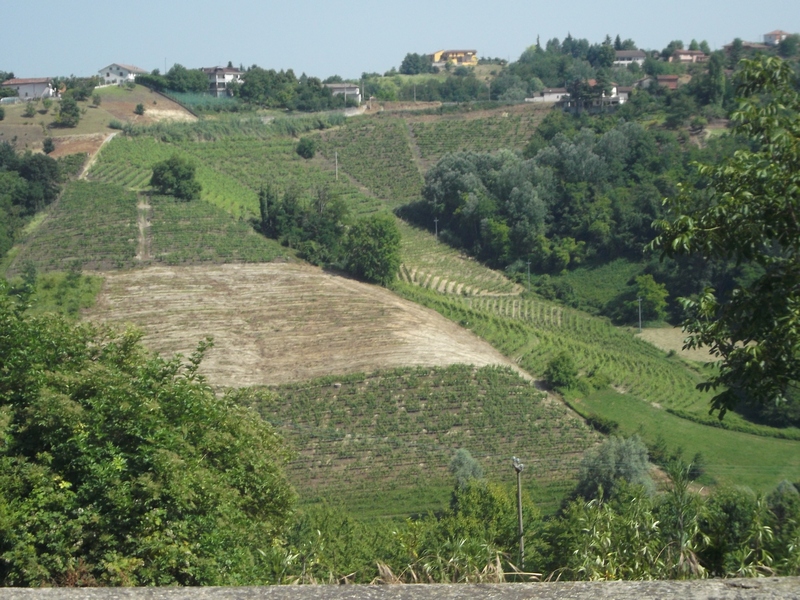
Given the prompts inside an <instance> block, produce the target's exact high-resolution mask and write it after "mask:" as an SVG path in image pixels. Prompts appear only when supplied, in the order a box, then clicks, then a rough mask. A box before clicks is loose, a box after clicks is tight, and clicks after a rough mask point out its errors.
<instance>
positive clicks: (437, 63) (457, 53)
mask: <svg viewBox="0 0 800 600" xmlns="http://www.w3.org/2000/svg"><path fill="white" fill-rule="evenodd" d="M430 57H431V62H432V63H433V66H434V67H439V68H442V67H444V66H446V65H447V63H452V64H454V65H457V66H465V67H474V66H476V65H477V64H478V51H477V50H439V51H437V52H434V53H433V54H431V55H430Z"/></svg>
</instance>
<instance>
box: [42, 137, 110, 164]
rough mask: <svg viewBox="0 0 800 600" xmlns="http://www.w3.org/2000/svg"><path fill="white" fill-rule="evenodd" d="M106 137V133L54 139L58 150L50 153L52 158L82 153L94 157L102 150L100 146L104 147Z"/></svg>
mask: <svg viewBox="0 0 800 600" xmlns="http://www.w3.org/2000/svg"><path fill="white" fill-rule="evenodd" d="M106 137H108V134H106V133H90V134H87V135H72V136H59V137H54V138H53V142H54V143H55V147H56V149H55V150H53V152H51V153H50V156H52V157H53V158H58V157H60V156H67V155H69V154H81V153H85V154H88V155H89V156H94V155H95V154H96V153H97V151H98V150H99V149H100V146H102V145H103V142H105V140H106Z"/></svg>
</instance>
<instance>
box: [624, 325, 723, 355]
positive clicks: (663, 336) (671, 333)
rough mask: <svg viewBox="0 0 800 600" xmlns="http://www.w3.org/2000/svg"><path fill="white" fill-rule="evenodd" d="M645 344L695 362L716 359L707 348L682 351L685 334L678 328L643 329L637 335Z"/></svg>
mask: <svg viewBox="0 0 800 600" xmlns="http://www.w3.org/2000/svg"><path fill="white" fill-rule="evenodd" d="M637 337H640V338H641V339H643V340H644V341H646V342H650V343H651V344H653V346H655V347H656V348H661V349H662V350H664V351H665V352H669V351H670V350H674V351H675V353H676V354H678V355H679V356H682V357H683V358H687V359H689V360H694V361H697V362H714V361H715V360H717V358H716V357H715V356H713V355H711V354H709V352H708V348H701V349H695V350H684V349H683V340H685V339H686V337H687V334H686V333H684V332H683V331H681V328H680V327H657V328H654V329H643V330H642V333H639V334H637Z"/></svg>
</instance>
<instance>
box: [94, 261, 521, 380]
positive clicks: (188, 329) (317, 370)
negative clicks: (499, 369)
mask: <svg viewBox="0 0 800 600" xmlns="http://www.w3.org/2000/svg"><path fill="white" fill-rule="evenodd" d="M87 318H88V319H90V320H92V321H95V322H113V323H118V324H121V323H125V322H129V323H133V324H134V325H136V326H138V327H140V328H141V329H142V331H143V332H144V339H143V341H144V343H145V344H146V345H147V346H148V347H149V348H151V349H153V350H156V351H158V352H160V353H162V354H164V355H171V354H173V353H176V352H180V353H182V354H184V355H188V354H189V353H191V352H192V351H193V350H194V349H195V348H196V346H197V343H198V342H199V341H200V340H202V339H203V338H205V336H212V337H213V338H214V344H215V345H214V348H213V349H211V350H210V351H209V352H208V353H207V355H206V358H205V360H204V362H203V364H202V367H201V371H202V372H203V373H204V374H205V375H206V376H207V378H208V380H209V383H211V384H212V385H213V386H215V387H241V386H251V385H266V384H278V383H286V382H292V381H303V380H306V379H311V378H314V377H321V376H325V375H337V374H346V373H359V372H364V373H370V372H373V371H376V370H378V369H385V368H394V367H402V366H416V365H420V366H438V365H449V364H456V363H463V364H473V365H476V366H483V365H489V364H500V365H508V366H511V367H512V368H514V369H516V370H517V371H519V369H518V367H517V366H516V365H515V364H514V363H513V362H512V361H510V360H509V359H508V358H506V357H504V356H503V355H502V354H500V353H499V352H498V351H497V350H495V349H494V348H492V347H491V346H490V345H489V344H488V343H486V342H484V341H483V340H481V339H479V338H478V337H476V336H475V335H473V334H472V333H470V332H468V331H466V330H464V329H462V328H460V327H458V326H457V325H456V324H455V323H452V322H451V321H449V320H447V319H445V318H444V317H442V316H441V315H439V314H438V313H436V312H434V311H431V310H428V309H426V308H423V307H421V306H419V305H417V304H414V303H412V302H409V301H406V300H403V299H401V298H399V297H397V296H396V295H395V294H393V293H392V292H391V291H389V290H386V289H384V288H381V287H377V286H373V285H367V284H364V283H360V282H357V281H354V280H352V279H348V278H345V277H340V276H336V275H332V274H329V273H326V272H324V271H322V270H320V269H318V268H315V267H310V266H306V265H300V264H288V263H268V264H259V265H242V264H229V265H219V266H199V267H183V268H167V267H153V268H148V269H141V270H135V271H129V272H117V273H106V274H105V283H104V286H103V290H102V292H101V293H100V296H99V297H98V300H97V304H96V305H95V307H94V308H93V309H92V310H91V312H90V313H89V314H88V315H87ZM521 374H523V375H524V376H525V377H526V378H528V379H530V377H529V376H528V375H527V374H524V373H522V372H521Z"/></svg>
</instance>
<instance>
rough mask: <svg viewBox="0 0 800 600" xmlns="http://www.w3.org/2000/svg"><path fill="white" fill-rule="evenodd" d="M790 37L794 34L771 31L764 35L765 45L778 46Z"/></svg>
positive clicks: (777, 30) (778, 30)
mask: <svg viewBox="0 0 800 600" xmlns="http://www.w3.org/2000/svg"><path fill="white" fill-rule="evenodd" d="M790 35H792V34H791V33H789V32H788V31H781V30H780V29H776V30H775V31H770V32H769V33H765V34H764V43H765V44H766V45H767V46H777V45H778V44H780V43H781V42H782V41H783V40H785V39H786V38H787V37H789V36H790Z"/></svg>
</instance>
